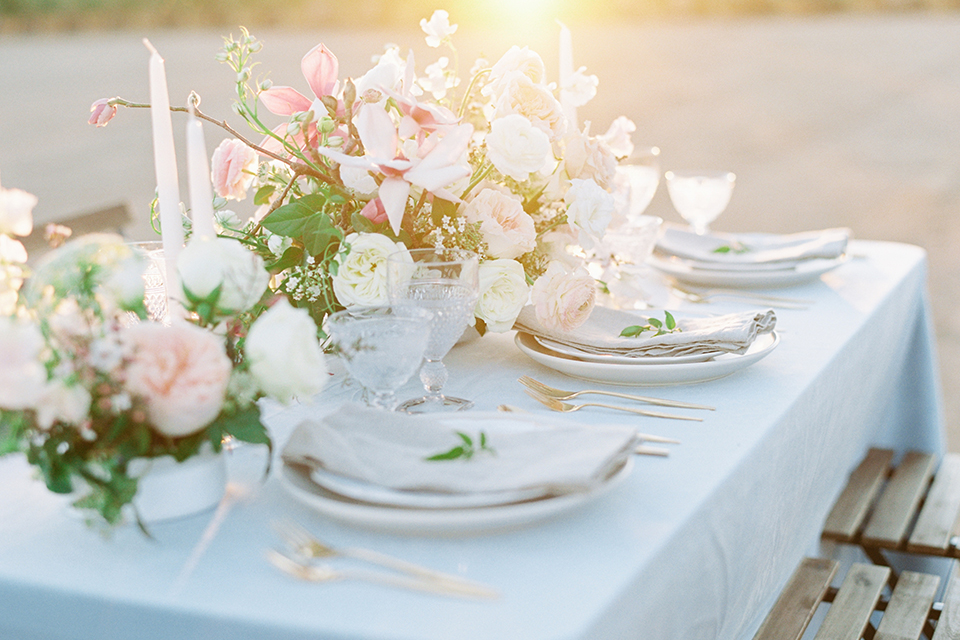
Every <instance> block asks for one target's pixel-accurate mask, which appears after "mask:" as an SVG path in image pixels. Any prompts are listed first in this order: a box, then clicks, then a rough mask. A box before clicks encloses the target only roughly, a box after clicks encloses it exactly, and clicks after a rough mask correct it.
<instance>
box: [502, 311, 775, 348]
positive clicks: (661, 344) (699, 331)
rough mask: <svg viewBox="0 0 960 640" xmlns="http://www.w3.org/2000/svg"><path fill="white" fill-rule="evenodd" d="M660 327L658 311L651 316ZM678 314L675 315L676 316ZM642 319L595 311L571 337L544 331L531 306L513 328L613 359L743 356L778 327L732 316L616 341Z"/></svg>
mask: <svg viewBox="0 0 960 640" xmlns="http://www.w3.org/2000/svg"><path fill="white" fill-rule="evenodd" d="M651 315H652V317H655V318H656V319H657V320H660V321H661V322H662V321H663V320H664V315H663V313H662V312H652V314H651ZM678 315H679V314H678ZM647 317H648V316H644V315H642V314H636V313H628V312H626V311H620V310H617V309H609V308H607V307H594V309H593V312H592V313H591V314H590V317H589V318H587V321H586V322H585V323H583V324H582V325H581V326H580V327H578V328H577V329H574V330H573V331H570V332H564V331H555V330H552V329H548V328H546V327H544V326H543V325H542V324H540V322H539V321H538V320H537V316H536V313H535V311H534V308H533V306H532V305H527V306H526V307H524V308H523V309H522V310H521V311H520V315H519V316H518V317H517V322H516V324H514V329H517V330H519V331H523V332H525V333H529V334H532V335H534V336H539V337H541V338H547V339H549V340H553V341H555V342H559V343H561V344H564V345H566V346H569V347H573V348H575V349H579V350H580V351H583V352H586V353H590V354H610V355H618V356H632V357H638V356H644V357H650V356H661V357H663V356H669V357H676V356H682V355H692V354H698V353H708V352H724V353H745V352H746V351H747V349H749V348H750V345H751V344H753V341H754V340H755V339H756V338H757V336H758V335H759V334H761V333H769V332H770V331H773V329H774V327H775V326H776V324H777V316H776V313H774V311H773V310H772V309H766V310H763V311H748V312H742V313H731V314H727V315H723V316H710V317H703V318H684V317H683V316H682V315H680V316H679V317H676V320H677V326H678V327H679V328H680V331H678V332H675V333H667V334H664V335H662V336H654V335H653V334H654V333H655V332H654V331H650V332H646V333H642V334H640V335H639V336H638V337H635V338H623V337H620V332H621V331H622V330H623V329H625V328H626V327H629V326H632V325H643V324H646V322H647Z"/></svg>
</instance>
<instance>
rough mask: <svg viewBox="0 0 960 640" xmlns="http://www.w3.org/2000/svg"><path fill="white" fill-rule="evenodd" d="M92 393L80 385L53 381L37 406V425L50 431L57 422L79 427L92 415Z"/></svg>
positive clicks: (46, 388)
mask: <svg viewBox="0 0 960 640" xmlns="http://www.w3.org/2000/svg"><path fill="white" fill-rule="evenodd" d="M90 400H91V399H90V392H89V391H87V390H86V389H84V388H83V387H82V386H81V385H79V384H66V383H64V382H63V381H62V380H53V381H51V382H50V383H49V384H48V385H47V386H46V387H45V389H44V393H43V397H42V398H41V399H40V402H39V403H38V405H37V424H38V425H40V428H41V429H49V428H50V427H52V426H53V425H54V423H56V422H62V423H65V424H72V425H79V424H80V423H82V422H83V421H84V420H85V419H86V417H87V414H88V413H90Z"/></svg>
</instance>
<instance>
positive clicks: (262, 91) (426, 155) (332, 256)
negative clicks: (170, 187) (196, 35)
mask: <svg viewBox="0 0 960 640" xmlns="http://www.w3.org/2000/svg"><path fill="white" fill-rule="evenodd" d="M421 27H422V28H423V30H424V32H425V33H426V41H427V44H428V45H429V46H430V47H434V48H440V47H447V48H449V49H450V50H451V51H454V53H455V50H454V49H453V43H452V36H453V33H454V32H455V31H456V29H457V25H451V24H450V23H449V16H448V14H447V12H445V11H437V12H435V13H434V14H433V16H432V17H431V18H430V20H422V21H421ZM262 47H263V44H262V43H261V42H260V41H259V40H257V39H256V38H255V37H253V36H252V35H250V34H249V33H248V32H247V31H246V30H245V29H244V30H242V32H241V36H240V37H239V38H233V37H232V36H231V37H229V38H225V45H224V47H223V49H222V50H221V51H220V52H219V53H218V55H217V58H218V60H220V61H221V62H223V63H224V64H226V65H228V66H229V67H230V68H231V69H232V70H233V72H234V73H235V77H236V91H237V97H236V100H235V102H234V112H235V113H236V114H237V115H238V116H239V117H240V118H241V119H242V120H243V121H245V122H246V124H247V125H249V127H250V128H251V129H252V131H253V132H254V136H252V137H255V138H257V140H256V141H254V140H251V139H250V137H248V136H244V135H243V134H241V133H240V132H238V131H237V130H236V129H235V128H234V127H232V126H230V125H229V124H227V122H226V121H218V120H215V119H213V118H211V117H210V116H208V115H206V114H204V113H202V112H200V111H199V110H198V111H197V117H198V118H202V119H205V120H207V121H209V122H213V123H215V124H217V125H219V126H220V127H222V128H223V129H225V130H226V131H228V132H230V133H231V135H232V136H233V137H231V138H228V139H226V140H224V141H223V142H222V143H221V144H220V145H219V146H218V147H217V149H216V151H215V152H214V154H213V158H212V163H211V164H212V177H213V182H214V188H215V191H216V194H217V197H216V203H215V205H216V207H217V210H218V213H217V217H218V223H219V226H220V229H219V232H220V235H222V236H231V237H235V238H237V239H238V240H240V241H241V242H242V243H244V244H245V245H246V246H247V247H248V248H250V249H251V250H252V251H254V252H255V253H257V254H258V255H260V256H261V257H262V258H263V259H264V261H265V263H266V265H267V267H268V269H269V270H270V272H271V273H272V274H274V278H273V279H272V281H271V282H272V284H271V286H272V288H273V290H274V292H276V293H280V294H283V295H284V296H286V297H287V298H288V299H289V300H290V302H291V303H292V304H293V305H294V306H296V307H300V308H304V309H307V310H308V311H309V313H310V314H311V315H312V317H313V318H314V320H316V321H317V323H318V324H320V325H322V322H323V319H324V318H325V317H326V316H327V315H329V314H331V313H333V312H335V311H337V310H340V309H343V308H347V307H352V306H371V305H380V304H385V303H386V301H387V292H386V278H385V276H384V271H385V269H386V266H385V265H386V256H387V255H388V254H390V253H392V252H394V251H403V250H409V249H414V248H422V247H436V248H456V249H465V250H470V251H474V252H476V253H477V254H479V256H480V260H481V266H480V269H481V273H480V281H481V291H480V296H479V300H478V302H477V306H476V310H475V316H476V319H477V321H478V322H477V325H478V329H479V330H480V331H481V333H482V332H483V331H484V330H491V331H507V330H509V329H510V328H511V327H512V326H513V323H514V320H515V319H516V317H517V315H518V313H519V312H520V309H521V308H522V307H523V306H524V305H525V304H527V303H528V302H529V301H530V300H531V295H532V300H533V302H534V303H535V305H536V309H537V310H538V312H542V311H543V312H545V310H550V312H549V313H550V315H546V316H541V317H540V320H541V322H543V323H544V324H547V325H548V326H561V325H562V326H570V325H576V324H578V323H579V322H582V321H583V320H584V319H585V318H586V317H587V315H589V311H590V309H592V306H593V304H594V296H595V290H596V287H595V286H588V284H589V283H591V282H592V279H590V276H589V275H588V274H587V272H586V271H585V270H584V269H583V267H582V264H580V263H579V261H578V258H577V253H578V251H573V252H571V251H570V248H571V247H574V248H576V247H580V248H581V249H588V250H589V248H590V247H591V246H593V245H594V244H595V243H598V242H600V240H601V238H602V236H603V234H604V232H605V230H606V228H607V226H608V225H609V224H610V221H611V218H612V217H613V214H614V208H615V200H614V192H615V191H617V189H619V188H620V185H618V183H617V179H616V167H617V163H618V160H619V159H622V158H625V157H627V156H629V155H630V152H631V150H632V146H633V145H632V143H631V141H630V133H631V132H632V131H633V130H635V126H634V125H633V123H632V122H630V121H629V120H627V119H626V118H624V117H620V118H618V119H617V120H616V121H615V122H614V123H613V124H612V125H611V126H610V128H609V130H608V131H607V132H606V133H605V134H603V135H594V134H592V133H591V132H590V126H589V124H587V125H586V126H584V127H583V128H582V129H581V128H580V127H579V125H578V123H577V122H576V117H575V115H574V112H575V108H576V107H577V106H580V105H582V104H585V103H586V102H587V101H588V100H590V99H591V98H592V97H593V96H594V95H595V93H596V87H597V79H596V77H595V76H588V75H586V74H585V72H584V69H583V68H580V69H579V70H577V71H572V63H571V65H567V66H571V70H570V72H569V73H567V74H566V75H565V77H563V78H561V82H560V83H559V85H558V84H556V83H550V82H548V79H547V77H546V71H545V67H544V64H543V60H542V59H541V57H540V56H539V55H538V54H537V53H536V52H534V51H531V50H530V49H528V48H527V47H522V48H521V47H517V46H514V47H512V48H511V49H510V50H509V51H507V52H506V53H505V54H504V55H503V56H502V57H501V58H500V59H499V60H498V61H496V62H495V63H493V64H490V63H489V62H487V61H486V60H477V61H476V63H475V64H474V65H473V68H472V69H471V70H470V73H469V77H468V78H466V80H465V81H462V80H461V78H460V77H459V75H458V70H457V69H456V68H452V67H451V65H450V58H449V57H447V56H440V57H439V58H438V59H437V60H436V62H433V63H432V64H430V65H429V66H427V67H426V69H425V70H424V72H423V74H421V75H418V74H417V70H416V65H415V61H414V56H413V53H412V52H410V53H408V54H407V55H406V56H405V57H404V56H403V55H402V54H401V52H400V50H399V49H398V48H396V47H393V48H389V49H388V50H387V51H386V52H385V53H384V54H383V55H381V56H380V57H379V58H378V60H377V62H376V64H375V65H374V66H373V68H371V69H370V70H369V71H368V72H366V73H365V74H364V75H363V76H362V77H360V78H357V79H351V78H341V77H340V75H339V62H338V60H337V58H336V56H335V55H334V53H333V52H332V51H330V50H329V49H328V48H327V47H326V46H324V45H323V44H319V45H317V46H316V47H314V48H313V49H311V50H310V51H309V52H307V53H306V55H305V56H304V57H303V59H302V61H301V68H302V70H303V74H304V77H305V80H306V85H307V86H308V87H309V88H310V93H309V94H306V95H305V94H303V93H301V92H300V91H298V90H297V89H295V88H293V87H289V86H274V85H273V84H272V83H271V81H270V80H269V79H266V78H262V77H259V78H254V72H253V70H254V68H255V64H256V63H254V62H253V59H254V57H255V54H256V53H257V52H258V51H260V50H261V49H262ZM452 57H453V58H454V59H456V56H455V55H454V56H452ZM118 106H125V107H146V106H149V105H145V104H138V103H133V102H129V101H127V100H124V99H122V98H119V97H117V98H110V99H101V100H98V101H97V102H95V103H94V104H93V107H92V108H91V110H92V114H91V117H90V122H91V124H96V125H98V126H103V125H105V124H107V122H109V121H110V119H111V118H113V117H114V115H115V114H116V111H117V107H118ZM172 109H173V110H175V111H185V110H186V109H185V108H183V107H173V108H172ZM251 192H252V193H253V198H254V202H255V204H256V205H259V206H260V209H259V210H258V212H257V213H256V215H255V216H254V217H253V219H252V220H250V221H248V222H246V223H244V222H241V221H240V220H239V219H238V218H237V217H236V215H235V214H232V212H230V211H229V210H227V209H226V208H225V207H226V205H227V202H228V201H229V200H241V199H244V198H245V197H247V195H248V194H249V193H251ZM579 253H580V256H581V257H582V255H583V253H582V251H579ZM547 273H548V274H549V275H550V278H549V280H550V282H551V283H552V285H551V286H550V287H547V286H541V287H535V286H533V285H534V283H535V282H537V280H538V278H540V277H541V276H543V275H544V274H547ZM585 283H587V284H585ZM558 286H559V288H558ZM559 291H564V292H566V293H565V295H561V294H560V293H558V292H559Z"/></svg>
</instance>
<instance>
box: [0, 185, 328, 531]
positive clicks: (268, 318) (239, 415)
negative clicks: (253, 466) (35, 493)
mask: <svg viewBox="0 0 960 640" xmlns="http://www.w3.org/2000/svg"><path fill="white" fill-rule="evenodd" d="M21 193H22V192H21ZM31 198H32V197H31ZM35 202H36V199H35V198H33V199H28V198H25V197H24V196H23V195H21V194H17V193H15V192H12V191H10V190H2V189H0V228H2V229H6V228H7V227H5V226H4V225H8V224H9V225H11V226H12V227H13V228H17V229H20V227H16V225H15V224H14V223H15V222H16V221H18V220H19V221H20V224H21V225H25V224H26V223H25V222H23V220H24V219H25V218H29V216H30V211H29V209H30V208H31V207H32V205H33V203H35ZM23 228H25V226H23ZM3 238H6V240H3ZM11 242H16V243H17V244H19V242H17V241H15V240H12V239H11V238H10V237H9V236H7V235H0V245H2V246H6V245H7V244H9V243H11ZM0 248H2V247H0ZM20 248H21V249H22V245H21V246H20ZM13 253H15V254H17V255H18V256H21V257H23V258H25V257H26V255H25V253H26V252H25V251H22V252H21V251H15V252H13ZM5 255H6V254H5ZM5 259H6V258H5ZM145 266H146V263H145V258H144V257H143V256H142V255H140V254H139V253H138V252H137V251H135V250H134V248H133V247H131V245H129V244H126V243H124V242H123V240H122V238H120V237H119V236H115V235H110V234H92V235H88V236H82V237H80V238H78V239H76V240H73V241H71V242H68V243H67V244H65V245H63V246H62V247H61V248H59V249H56V250H54V251H52V252H51V253H50V254H48V255H47V256H45V257H44V259H43V260H42V261H41V263H40V264H39V265H37V267H36V268H35V270H34V271H33V273H31V274H30V275H29V277H28V278H27V279H26V281H25V283H23V284H22V289H21V282H20V279H19V277H17V278H10V277H4V278H3V279H2V280H3V283H4V285H5V286H6V289H7V290H10V289H20V290H19V291H17V294H18V295H16V296H15V299H14V303H13V304H11V305H9V306H5V307H4V309H3V310H2V311H3V312H2V313H0V452H2V453H10V452H14V451H22V452H24V453H25V454H26V457H27V460H28V461H29V462H30V463H31V464H33V465H35V466H36V468H37V470H38V471H39V473H40V474H41V475H42V476H43V479H44V481H45V482H46V485H47V487H48V488H49V489H50V490H51V491H54V492H56V493H73V494H74V495H76V496H77V499H76V501H75V502H74V503H73V504H74V506H75V507H77V508H78V509H81V510H83V511H84V512H85V513H88V514H89V515H90V516H91V519H90V521H91V523H93V524H100V525H106V526H109V525H114V524H116V523H118V522H120V521H121V520H122V519H123V518H124V511H125V510H126V509H128V508H127V507H126V505H129V504H131V503H133V502H134V498H135V496H136V493H137V486H138V477H137V476H136V475H135V474H134V473H132V472H131V469H132V466H133V463H134V461H135V460H138V459H144V458H147V459H154V458H159V457H161V456H172V457H173V458H174V459H175V460H177V461H183V460H186V459H188V458H190V457H192V456H194V455H196V454H198V453H199V452H200V451H202V450H203V449H212V450H213V451H220V449H221V446H222V442H223V441H224V439H225V438H227V437H232V438H235V439H237V440H241V441H245V442H250V443H257V444H264V445H267V446H268V447H270V445H271V442H270V437H269V435H268V432H267V430H266V429H265V428H264V426H263V424H262V423H261V421H260V413H259V409H258V405H257V400H258V399H259V398H261V397H264V396H270V397H273V398H275V399H277V400H281V401H289V400H290V399H291V398H293V397H294V396H301V397H306V396H307V395H309V394H312V393H315V392H317V391H319V389H320V387H321V386H322V385H323V383H324V381H325V378H326V372H325V368H324V363H323V354H322V352H321V351H320V348H319V345H318V342H317V339H316V337H317V328H316V325H315V324H314V323H313V321H312V320H311V319H310V317H309V315H308V314H307V313H306V312H305V311H303V310H297V309H294V308H293V307H291V306H290V305H289V304H288V303H287V302H286V301H285V300H283V299H280V300H279V301H278V302H276V303H275V304H273V305H272V306H271V305H268V304H265V300H266V301H269V294H268V293H267V280H268V279H269V274H268V273H267V271H266V270H265V269H264V268H263V265H262V261H261V260H260V258H259V257H258V256H256V255H255V254H253V253H251V252H249V251H247V250H246V249H245V248H244V247H243V246H242V245H241V244H240V243H238V242H237V241H235V240H232V239H224V238H219V239H216V240H203V241H194V242H192V243H191V244H190V245H188V247H187V248H185V249H184V251H183V252H182V253H181V255H180V258H179V260H178V262H177V271H178V273H179V275H180V278H181V280H182V282H183V292H182V295H177V293H178V292H171V294H172V296H173V298H174V300H175V301H176V299H178V298H179V300H180V304H182V306H183V308H184V309H185V311H187V312H190V313H191V317H192V319H193V321H192V322H188V321H187V320H183V319H178V318H174V319H173V321H172V322H171V323H170V324H169V325H167V324H164V323H162V322H157V321H151V320H149V319H148V318H147V310H146V308H145V305H144V279H143V273H144V269H145ZM175 304H176V302H175ZM254 318H255V320H254ZM135 517H136V519H137V521H138V522H139V521H140V518H139V514H136V515H135ZM141 526H143V525H142V523H141Z"/></svg>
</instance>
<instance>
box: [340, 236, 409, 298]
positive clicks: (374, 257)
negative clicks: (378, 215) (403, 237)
mask: <svg viewBox="0 0 960 640" xmlns="http://www.w3.org/2000/svg"><path fill="white" fill-rule="evenodd" d="M344 243H346V244H348V245H350V250H349V252H348V253H347V255H346V256H343V255H341V256H338V257H337V263H338V265H339V266H338V268H337V275H335V276H334V277H333V292H334V293H335V294H337V300H338V301H339V302H340V304H342V305H343V306H345V307H354V306H362V307H371V306H377V305H383V304H388V303H389V298H388V296H387V256H389V255H390V254H391V253H394V252H396V251H401V250H404V249H405V247H404V246H403V243H400V242H394V241H393V240H391V239H390V238H388V237H387V236H385V235H383V234H380V233H351V234H350V235H348V236H347V237H346V238H345V239H344Z"/></svg>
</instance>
